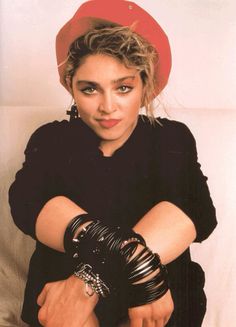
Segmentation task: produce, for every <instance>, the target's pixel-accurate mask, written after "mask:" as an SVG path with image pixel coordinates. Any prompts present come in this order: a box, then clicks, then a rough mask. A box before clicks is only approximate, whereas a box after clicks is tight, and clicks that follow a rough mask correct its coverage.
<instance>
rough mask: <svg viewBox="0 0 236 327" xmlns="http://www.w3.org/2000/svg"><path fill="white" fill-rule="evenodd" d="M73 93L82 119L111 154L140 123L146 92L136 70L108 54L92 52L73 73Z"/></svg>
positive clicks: (107, 152)
mask: <svg viewBox="0 0 236 327" xmlns="http://www.w3.org/2000/svg"><path fill="white" fill-rule="evenodd" d="M72 94H73V97H74V99H75V102H76V104H77V107H78V111H79V113H80V117H81V119H82V120H83V121H84V122H85V123H86V124H87V125H88V126H89V127H90V128H91V129H92V130H93V131H94V132H95V133H96V134H97V135H98V136H99V137H100V138H101V144H100V149H101V150H102V151H103V153H104V155H107V156H110V155H112V154H113V153H114V151H115V150H116V149H118V148H119V147H121V146H122V145H123V144H124V143H125V141H126V140H127V139H128V138H129V136H130V135H131V133H132V132H133V130H134V128H135V126H136V124H137V120H138V114H139V109H140V107H141V103H142V94H143V84H142V80H141V78H140V74H139V73H138V71H137V69H135V68H126V67H125V66H124V65H123V64H122V63H121V62H119V61H118V60H117V59H115V58H113V57H110V56H107V55H102V54H96V55H90V56H88V57H86V58H85V60H84V61H83V63H82V64H81V65H80V67H79V68H78V69H77V71H76V72H75V74H74V76H73V79H72Z"/></svg>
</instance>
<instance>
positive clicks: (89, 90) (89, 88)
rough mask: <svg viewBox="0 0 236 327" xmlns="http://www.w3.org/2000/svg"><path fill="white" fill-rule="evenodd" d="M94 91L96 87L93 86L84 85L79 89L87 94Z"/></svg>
mask: <svg viewBox="0 0 236 327" xmlns="http://www.w3.org/2000/svg"><path fill="white" fill-rule="evenodd" d="M95 91H96V89H95V87H93V86H87V87H84V88H83V89H81V92H82V93H85V94H89V95H90V94H93V93H94V92H95Z"/></svg>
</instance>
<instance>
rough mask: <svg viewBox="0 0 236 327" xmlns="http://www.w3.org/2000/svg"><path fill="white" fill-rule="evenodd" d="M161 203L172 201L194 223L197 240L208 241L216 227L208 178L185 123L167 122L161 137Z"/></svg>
mask: <svg viewBox="0 0 236 327" xmlns="http://www.w3.org/2000/svg"><path fill="white" fill-rule="evenodd" d="M159 150H160V152H159V153H160V157H161V158H162V159H161V160H158V162H159V163H158V166H159V180H160V183H159V186H161V194H162V195H161V200H166V201H169V202H172V203H173V204H175V205H176V206H178V207H179V208H180V209H181V210H182V211H184V212H185V213H186V214H187V215H188V217H189V218H190V219H191V220H192V221H193V223H194V225H195V228H196V232H197V237H196V239H195V242H201V241H203V240H204V239H206V238H207V237H208V236H209V235H210V234H211V233H212V231H213V230H214V228H215V227H216V225H217V221H216V212H215V208H214V205H213V203H212V199H211V196H210V193H209V189H208V185H207V177H205V176H204V175H203V173H202V171H201V166H200V164H199V163H198V157H197V149H196V142H195V139H194V137H193V135H192V133H191V132H190V130H189V129H188V127H187V126H186V125H184V124H182V123H179V122H175V121H169V120H164V124H163V127H162V132H161V135H160V137H159Z"/></svg>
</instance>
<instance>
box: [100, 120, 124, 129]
mask: <svg viewBox="0 0 236 327" xmlns="http://www.w3.org/2000/svg"><path fill="white" fill-rule="evenodd" d="M120 121H121V120H120V119H101V120H99V121H98V123H99V125H100V126H102V127H103V128H112V127H114V126H116V125H117V124H119V122H120Z"/></svg>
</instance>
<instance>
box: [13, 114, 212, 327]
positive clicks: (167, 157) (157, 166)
mask: <svg viewBox="0 0 236 327" xmlns="http://www.w3.org/2000/svg"><path fill="white" fill-rule="evenodd" d="M99 141H100V140H99V139H98V137H97V136H96V135H95V134H94V133H93V132H92V131H91V130H90V129H89V128H88V127H87V126H86V125H85V124H84V123H83V122H82V121H81V120H80V119H77V120H74V121H71V122H68V121H62V122H57V121H55V122H53V123H49V124H47V125H44V126H42V127H40V128H39V129H38V130H37V131H36V132H35V133H34V134H33V135H32V137H31V138H30V141H29V143H28V145H27V148H26V151H25V155H26V160H25V162H24V164H23V168H22V169H21V170H20V171H19V172H18V173H17V174H16V179H15V181H14V183H13V184H12V186H11V188H10V192H9V201H10V205H11V210H12V216H13V219H14V221H15V223H16V225H17V226H18V227H19V228H20V229H21V230H22V231H23V232H24V233H26V234H29V235H31V236H32V237H33V238H35V221H36V218H37V216H38V213H39V212H40V210H41V208H42V207H43V205H44V204H45V203H46V202H47V201H48V200H49V199H50V198H52V197H54V196H57V195H64V196H67V197H68V198H70V199H71V200H72V201H74V202H76V203H78V204H79V205H80V206H81V207H82V208H84V209H85V210H86V211H87V212H89V214H90V216H93V217H96V218H99V219H100V220H102V221H103V222H104V223H106V224H111V225H119V226H121V227H122V228H131V227H132V226H134V225H135V223H137V222H138V220H139V219H140V217H142V216H143V215H144V214H145V213H146V212H147V211H148V210H149V209H151V208H152V207H153V206H154V205H155V204H157V203H158V202H160V201H164V200H165V201H170V202H172V203H174V204H175V205H177V206H178V207H179V208H180V209H182V210H183V211H184V212H185V213H186V214H187V215H188V216H189V217H190V218H191V219H192V221H193V223H194V225H195V227H196V231H197V238H196V241H198V242H201V241H202V240H204V239H206V238H207V237H208V236H209V235H210V233H211V232H212V231H213V229H214V228H215V226H216V218H215V208H214V206H213V204H212V200H211V198H210V194H209V190H208V187H207V183H206V181H207V178H206V177H205V176H204V175H203V174H202V172H201V170H200V165H199V164H198V162H197V151H196V144H195V140H194V138H193V136H192V134H191V132H190V131H189V129H188V128H187V127H186V126H185V125H184V124H182V123H179V122H176V121H170V120H167V119H160V118H159V123H156V124H155V125H154V126H153V125H151V124H150V123H149V121H148V120H147V119H146V118H145V117H144V116H140V117H139V121H138V124H137V126H136V128H135V130H134V132H133V133H132V135H131V136H130V138H129V139H128V140H127V142H126V143H125V144H124V145H123V146H122V147H121V148H120V149H118V150H117V151H116V152H115V154H114V155H113V156H112V157H108V158H107V157H103V155H102V153H101V152H100V151H99V149H98V144H99ZM52 228H53V226H52ZM70 266H71V264H70V260H69V259H68V258H67V257H66V255H65V254H62V253H59V252H56V251H54V250H52V249H49V248H48V247H46V246H44V245H43V244H41V243H40V242H37V245H36V251H35V253H34V254H33V256H32V259H31V262H30V269H29V276H28V282H27V287H26V293H25V302H24V308H23V319H24V320H25V321H26V322H28V323H30V324H35V325H36V324H37V310H38V307H37V305H36V298H37V295H38V294H39V292H40V290H41V289H42V287H43V286H44V284H45V283H46V282H48V281H54V280H60V279H64V278H66V277H68V276H69V275H71V270H70ZM168 271H169V275H170V283H171V284H170V286H171V290H172V293H173V297H174V302H175V312H174V314H173V317H172V322H170V324H169V326H172V325H171V323H173V326H181V327H183V326H188V327H190V326H198V324H195V325H194V324H193V325H191V323H190V321H195V323H196V321H199V323H200V321H201V320H202V317H203V315H204V312H205V297H204V293H203V291H202V289H203V286H204V274H203V272H202V270H201V268H200V266H198V265H196V264H194V263H192V262H191V259H190V254H189V250H187V251H186V252H185V253H184V254H183V255H181V256H180V257H179V258H178V259H176V260H175V261H174V262H172V263H171V264H170V265H168ZM111 273H114V272H111ZM96 310H97V314H98V316H99V318H100V321H101V326H102V327H112V326H113V324H115V321H117V320H118V319H120V317H122V316H125V314H126V306H125V300H124V299H120V301H119V300H117V299H116V300H114V299H112V297H111V298H108V299H106V300H102V301H100V303H99V304H98V306H97V309H96ZM186 312H187V313H186ZM193 316H195V318H194V319H192V317H193ZM174 321H175V325H174ZM192 323H193V322H192ZM199 326H200V325H199Z"/></svg>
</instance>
